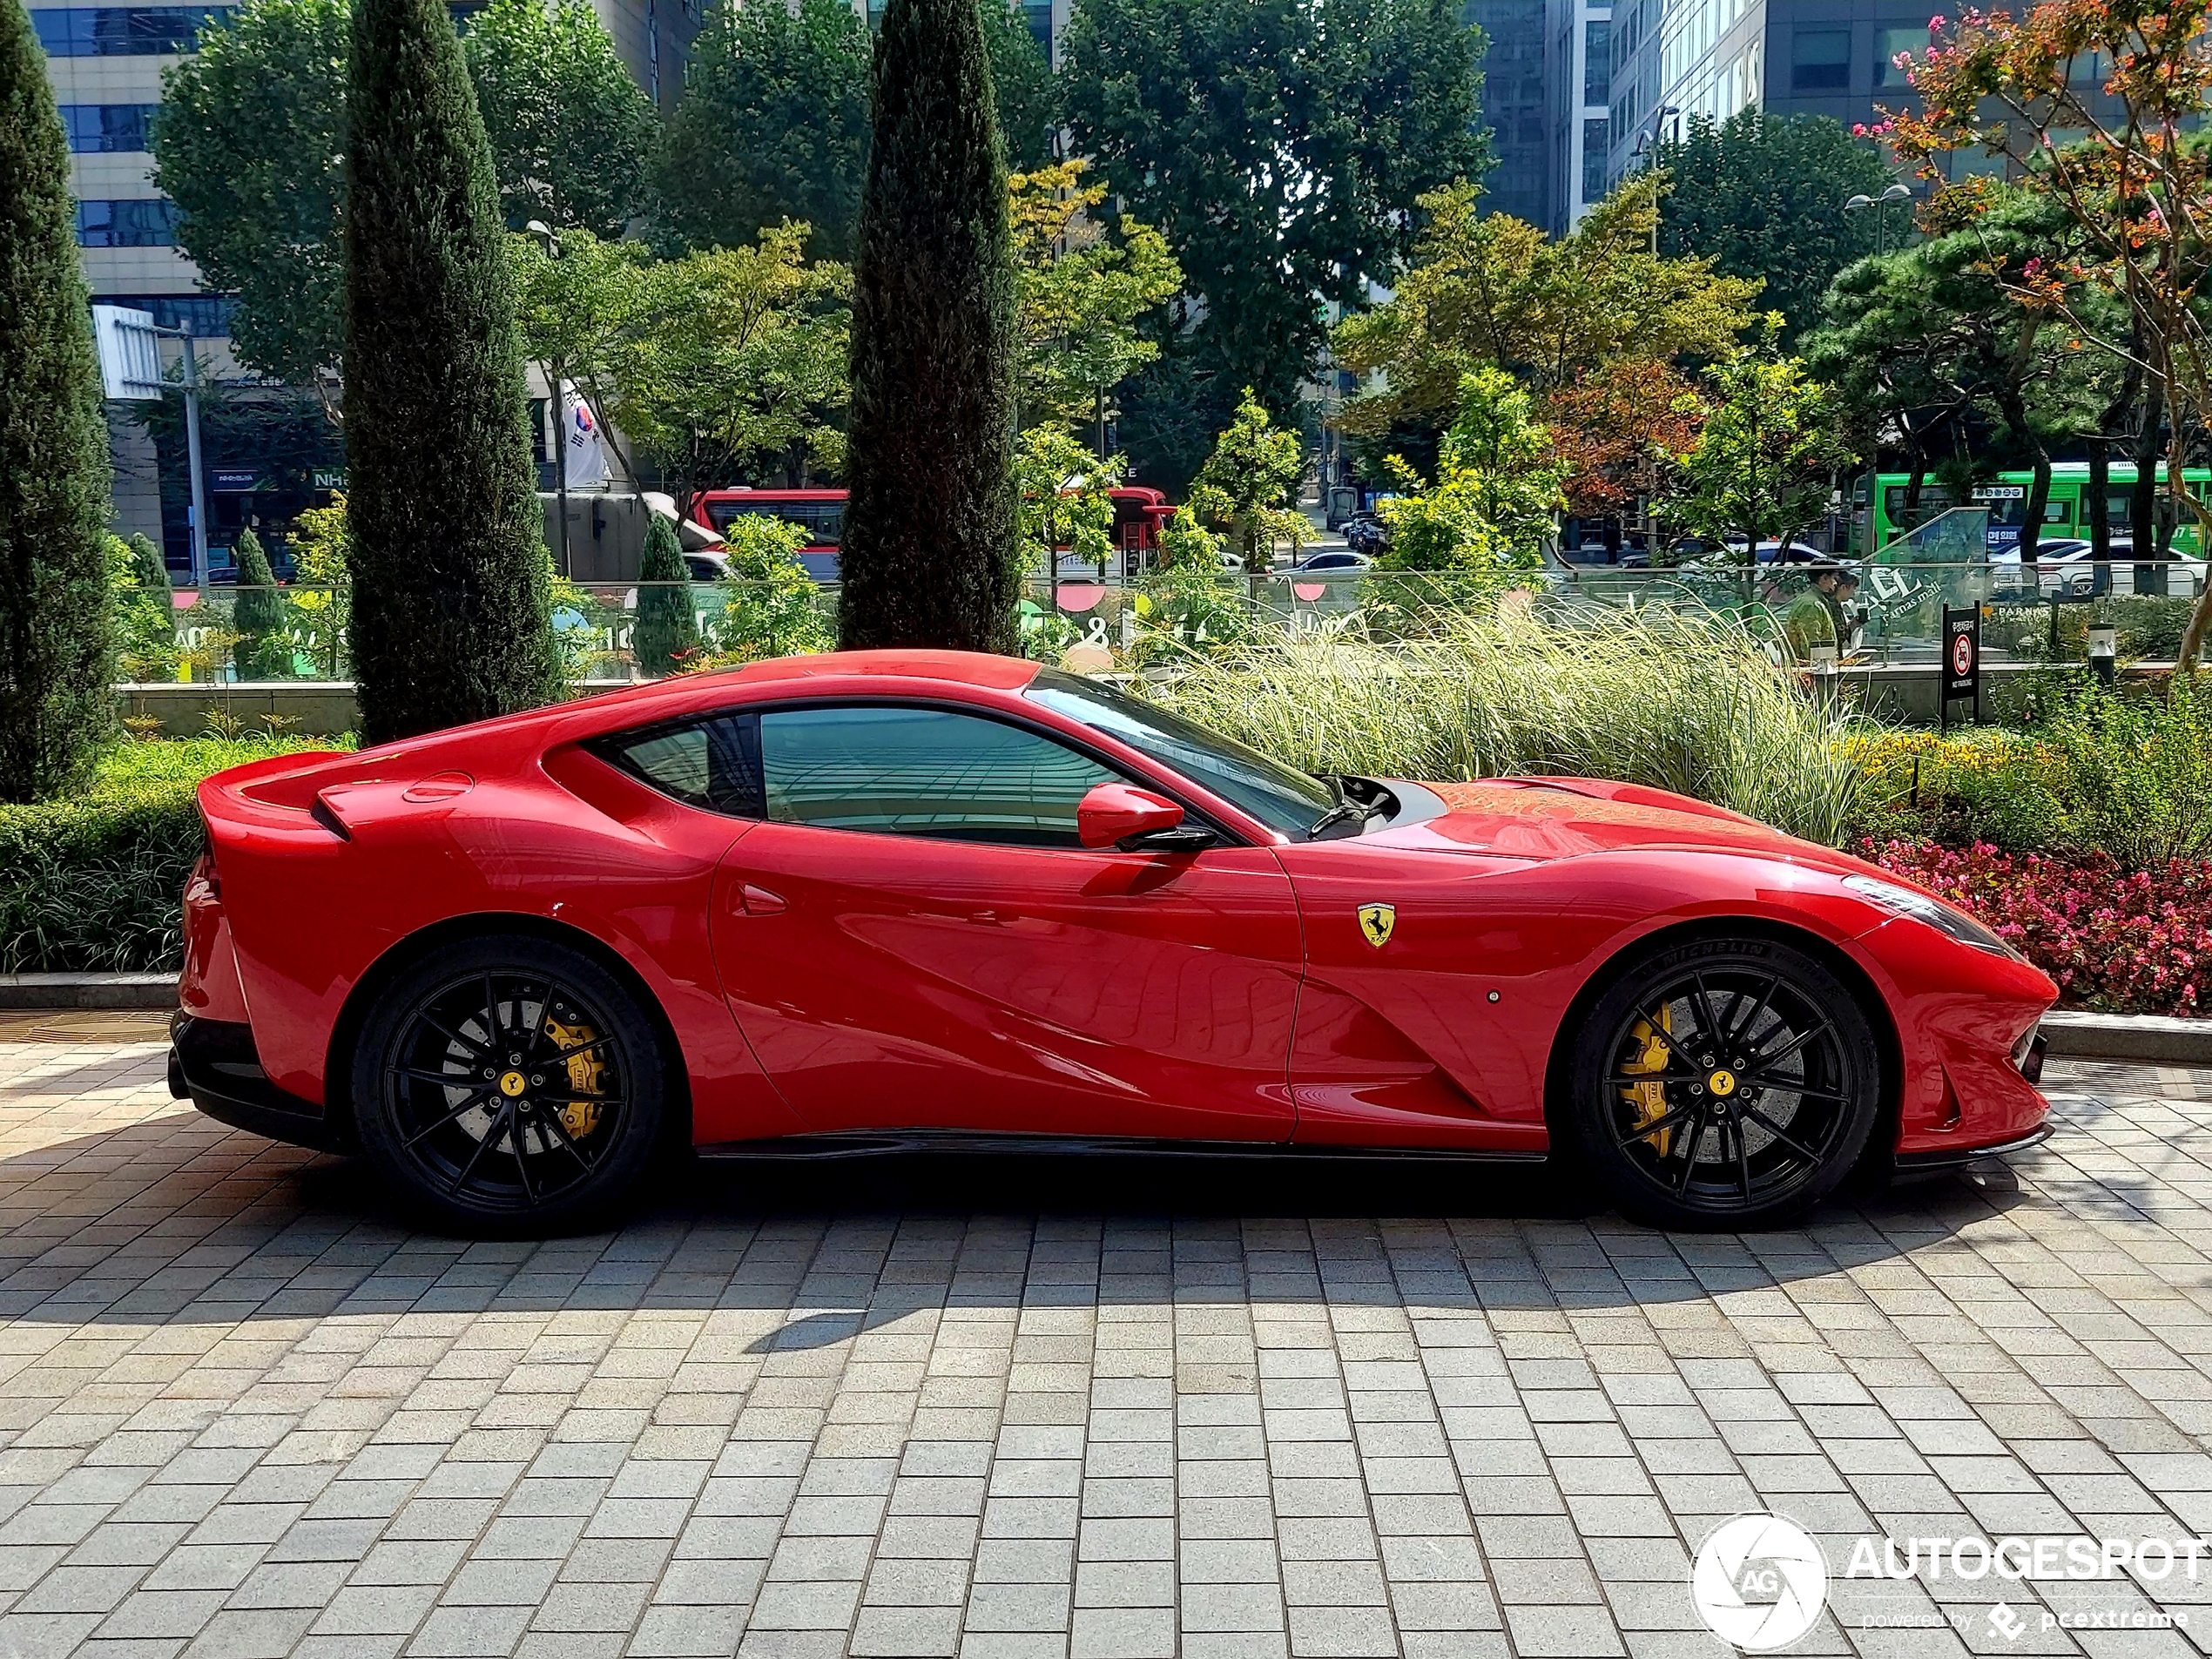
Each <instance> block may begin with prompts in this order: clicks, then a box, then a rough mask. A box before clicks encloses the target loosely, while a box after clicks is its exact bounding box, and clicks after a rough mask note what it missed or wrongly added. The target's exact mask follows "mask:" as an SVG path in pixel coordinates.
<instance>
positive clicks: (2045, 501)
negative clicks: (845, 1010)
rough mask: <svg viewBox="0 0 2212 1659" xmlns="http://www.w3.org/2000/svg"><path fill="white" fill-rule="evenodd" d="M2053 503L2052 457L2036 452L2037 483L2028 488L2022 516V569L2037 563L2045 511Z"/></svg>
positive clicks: (2040, 451)
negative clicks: (2036, 554) (2037, 550)
mask: <svg viewBox="0 0 2212 1659" xmlns="http://www.w3.org/2000/svg"><path fill="white" fill-rule="evenodd" d="M2050 502H2051V457H2050V456H2049V455H2046V454H2045V453H2044V452H2043V451H2042V450H2040V449H2038V450H2037V451H2036V452H2035V482H2033V483H2031V484H2030V485H2028V487H2027V501H2026V502H2024V503H2023V509H2022V511H2021V514H2020V569H2021V570H2027V567H2028V566H2029V565H2031V564H2033V563H2035V551H2036V549H2037V548H2038V547H2039V546H2040V544H2041V543H2042V540H2043V509H2045V508H2046V507H2047V506H2049V505H2050Z"/></svg>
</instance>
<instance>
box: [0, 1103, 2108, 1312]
mask: <svg viewBox="0 0 2212 1659" xmlns="http://www.w3.org/2000/svg"><path fill="white" fill-rule="evenodd" d="M2098 1104H2101V1103H2098ZM652 1187H653V1195H654V1196H653V1197H652V1198H651V1201H650V1202H649V1203H648V1204H645V1205H644V1206H643V1207H641V1208H640V1209H639V1210H637V1211H636V1212H635V1213H634V1214H632V1215H631V1217H629V1218H627V1219H626V1220H625V1221H624V1223H623V1224H621V1225H620V1226H618V1227H617V1228H615V1229H613V1230H612V1231H601V1232H597V1233H592V1234H586V1235H583V1236H578V1237H571V1238H554V1239H543V1240H541V1239H535V1238H520V1239H509V1240H505V1241H494V1242H479V1241H471V1240H466V1239H460V1238H450V1237H446V1236H442V1235H440V1234H438V1233H436V1232H433V1231H426V1230H423V1229H421V1228H420V1227H418V1226H416V1225H415V1224H413V1223H412V1222H411V1221H410V1220H409V1218H408V1217H407V1216H406V1214H405V1213H404V1212H403V1211H401V1210H400V1209H398V1208H397V1207H396V1206H395V1204H394V1203H393V1202H392V1198H391V1194H390V1191H389V1189H388V1187H387V1186H386V1184H384V1183H382V1182H381V1180H380V1178H379V1177H378V1176H377V1175H376V1172H375V1171H374V1169H373V1168H372V1167H371V1166H370V1165H369V1164H368V1163H367V1162H366V1161H364V1160H361V1159H358V1158H339V1157H325V1156H320V1155H318V1154H314V1153H311V1152H307V1151H303V1150H299V1149H296V1148H291V1147H285V1146H280V1145H278V1144H277V1143H273V1142H269V1141H265V1140H262V1139H260V1137H258V1136H252V1135H247V1134H244V1133H241V1132H238V1131H233V1130H226V1129H224V1128H223V1127H222V1126H220V1125H219V1124H216V1123H212V1122H211V1121H210V1120H208V1119H206V1118H205V1117H202V1116H199V1114H197V1113H192V1112H173V1113H165V1114H163V1115H161V1116H157V1117H152V1118H145V1119H141V1120H139V1121H138V1122H135V1123H128V1124H125V1125H122V1126H120V1127H118V1128H117V1129H115V1130H110V1131H108V1132H105V1133H102V1134H93V1135H84V1136H76V1137H74V1138H71V1139H69V1140H64V1141H60V1142H57V1143H51V1144H48V1145H44V1146H39V1147H36V1148H29V1149H25V1150H21V1151H19V1152H17V1153H15V1154H13V1155H12V1156H9V1157H0V1321H6V1320H30V1321H33V1322H38V1323H68V1324H85V1323H101V1322H115V1323H128V1324H133V1325H146V1324H163V1323H171V1322H177V1323H185V1324H194V1323H232V1322H239V1321H251V1320H255V1319H287V1318H301V1317H309V1318H314V1317H321V1316H323V1315H326V1314H329V1313H333V1312H341V1311H343V1310H345V1309H347V1308H361V1309H364V1310H366V1309H368V1308H371V1307H374V1308H375V1309H377V1310H379V1311H384V1312H391V1311H403V1310H406V1309H408V1308H425V1309H429V1310H433V1311H435V1310H437V1309H440V1308H445V1309H451V1310H453V1311H460V1310H462V1309H463V1308H484V1307H500V1308H511V1309H516V1310H533V1311H550V1310H552V1309H557V1308H563V1307H577V1306H590V1307H599V1308H614V1307H619V1308H626V1309H643V1308H652V1307H657V1306H658V1307H670V1308H676V1307H682V1308H691V1309H696V1308H698V1307H701V1306H705V1307H753V1308H775V1309H779V1310H784V1311H785V1312H786V1314H787V1316H788V1317H787V1318H786V1320H785V1322H784V1325H783V1326H782V1328H781V1329H779V1331H777V1332H774V1333H772V1338H771V1339H772V1341H773V1342H774V1343H775V1344H776V1345H779V1346H783V1347H813V1346H826V1345H830V1344H833V1343H835V1342H837V1341H840V1340H842V1339H844V1337H846V1336H849V1335H851V1334H853V1332H856V1331H858V1330H859V1329H860V1326H861V1325H862V1324H863V1323H866V1324H869V1325H873V1324H876V1323H880V1321H881V1320H882V1319H885V1318H896V1317H899V1315H900V1312H903V1311H905V1310H907V1309H909V1308H911V1307H914V1306H916V1305H925V1304H933V1303H941V1302H942V1301H943V1299H944V1298H945V1297H946V1295H947V1294H948V1289H947V1287H946V1286H945V1285H942V1284H940V1285H937V1286H936V1287H935V1288H924V1287H920V1286H913V1285H903V1284H900V1283H896V1282H894V1278H895V1275H893V1274H889V1273H887V1274H886V1275H885V1276H884V1277H883V1278H882V1279H881V1281H880V1283H879V1282H877V1280H876V1279H875V1278H873V1276H872V1275H871V1276H868V1277H865V1278H863V1279H862V1280H860V1281H859V1282H856V1281H855V1280H854V1279H853V1278H852V1277H851V1276H850V1275H848V1274H843V1273H839V1274H832V1275H828V1276H826V1278H823V1279H822V1280H820V1281H819V1282H818V1281H817V1280H816V1279H814V1278H812V1277H810V1276H809V1274H808V1272H807V1271H806V1260H807V1259H808V1258H809V1254H810V1252H811V1251H813V1250H814V1249H815V1248H817V1247H818V1246H819V1247H822V1248H829V1246H828V1245H826V1244H823V1241H825V1240H829V1239H833V1238H836V1237H838V1236H840V1235H857V1234H865V1235H868V1236H871V1237H887V1236H890V1235H893V1234H896V1235H898V1236H900V1237H907V1236H913V1237H917V1238H921V1237H926V1238H933V1239H937V1240H943V1239H946V1238H953V1239H959V1238H970V1239H974V1238H982V1237H984V1236H985V1235H990V1236H992V1237H994V1238H999V1239H1010V1240H1013V1241H1015V1242H1014V1243H1013V1244H1011V1245H1001V1244H993V1245H992V1246H991V1248H992V1249H993V1250H994V1251H1003V1250H1006V1249H1010V1250H1011V1251H1012V1252H1013V1255H1014V1257H1015V1259H1016V1262H1017V1265H1015V1266H1013V1267H1011V1268H1009V1267H1007V1266H1005V1265H1003V1264H1001V1265H999V1266H995V1267H994V1268H993V1269H992V1270H991V1271H988V1272H987V1273H979V1274H978V1275H976V1276H975V1278H974V1283H973V1284H972V1285H969V1284H967V1283H965V1281H963V1285H962V1287H961V1288H960V1289H959V1290H958V1291H954V1292H952V1293H953V1294H955V1295H956V1296H957V1298H959V1299H961V1300H964V1301H965V1300H973V1299H974V1298H978V1297H980V1298H982V1299H983V1300H985V1301H987V1302H990V1303H994V1304H997V1305H1039V1304H1041V1303H1049V1302H1052V1301H1054V1300H1055V1299H1056V1298H1058V1297H1059V1295H1060V1294H1061V1292H1060V1291H1058V1290H1056V1289H1055V1285H1054V1284H1053V1283H1051V1282H1049V1281H1050V1278H1051V1275H1050V1274H1049V1273H1047V1274H1045V1275H1044V1276H1043V1277H1042V1278H1040V1277H1037V1276H1036V1275H1035V1274H1033V1273H1032V1272H1031V1271H1030V1269H1029V1267H1028V1265H1027V1264H1028V1259H1029V1258H1030V1256H1031V1254H1032V1253H1033V1251H1034V1252H1035V1254H1036V1258H1037V1259H1038V1260H1040V1261H1042V1260H1043V1259H1045V1258H1046V1257H1048V1256H1049V1255H1051V1254H1052V1253H1053V1252H1054V1251H1061V1250H1063V1249H1067V1248H1069V1247H1070V1241H1073V1246H1072V1247H1073V1248H1074V1249H1075V1250H1076V1253H1077V1254H1078V1255H1079V1256H1082V1257H1086V1258H1089V1261H1090V1262H1091V1263H1092V1265H1091V1266H1090V1267H1089V1269H1087V1270H1086V1269H1082V1268H1080V1267H1079V1268H1077V1269H1076V1272H1075V1280H1076V1281H1084V1283H1083V1284H1082V1287H1081V1288H1079V1289H1078V1288H1075V1286H1074V1285H1073V1283H1072V1282H1071V1286H1070V1291H1069V1293H1070V1294H1073V1295H1075V1296H1076V1298H1077V1299H1085V1298H1089V1299H1096V1298H1100V1297H1102V1296H1103V1295H1105V1294H1106V1291H1104V1289H1103V1288H1102V1287H1103V1285H1105V1283H1106V1281H1107V1279H1108V1278H1109V1277H1110V1276H1113V1275H1116V1274H1118V1273H1119V1271H1120V1270H1119V1269H1117V1268H1115V1267H1113V1266H1112V1265H1111V1260H1110V1258H1111V1252H1112V1251H1116V1250H1120V1249H1123V1248H1126V1247H1127V1246H1125V1245H1123V1244H1119V1243H1116V1242H1115V1241H1116V1240H1117V1239H1124V1238H1143V1239H1144V1240H1146V1241H1148V1242H1146V1243H1145V1244H1144V1245H1143V1248H1144V1249H1148V1250H1156V1251H1157V1250H1170V1253H1171V1254H1174V1255H1175V1256H1176V1258H1177V1262H1178V1263H1180V1262H1181V1260H1182V1252H1183V1251H1184V1250H1185V1249H1186V1248H1187V1245H1186V1242H1185V1241H1197V1244H1198V1254H1199V1255H1202V1256H1208V1257H1209V1259H1211V1260H1212V1263H1213V1264H1212V1267H1211V1269H1210V1270H1209V1271H1208V1272H1207V1273H1205V1274H1204V1275H1201V1277H1202V1278H1204V1281H1205V1283H1204V1286H1203V1290H1202V1292H1201V1293H1202V1294H1203V1295H1204V1297H1206V1298H1231V1299H1235V1298H1250V1299H1255V1300H1265V1299H1269V1298H1275V1297H1284V1298H1294V1299H1297V1298H1303V1299H1312V1298H1317V1297H1320V1296H1323V1295H1325V1294H1327V1293H1332V1292H1325V1290H1324V1285H1325V1283H1327V1282H1328V1281H1327V1280H1326V1279H1317V1278H1315V1277H1314V1275H1313V1271H1312V1269H1311V1268H1307V1269H1302V1270H1298V1271H1294V1272H1291V1273H1287V1274H1285V1273H1283V1272H1281V1271H1278V1269H1277V1268H1276V1267H1275V1266H1274V1265H1272V1264H1271V1262H1270V1261H1269V1259H1268V1256H1269V1253H1270V1252H1271V1251H1277V1250H1279V1249H1281V1248H1283V1246H1282V1245H1281V1244H1278V1243H1274V1242H1271V1240H1276V1239H1279V1238H1281V1236H1283V1235H1284V1234H1285V1232H1288V1233H1291V1234H1294V1235H1296V1236H1298V1237H1299V1238H1305V1239H1306V1240H1307V1241H1308V1242H1306V1243H1304V1244H1293V1245H1292V1246H1291V1248H1292V1249H1293V1250H1301V1251H1309V1252H1318V1255H1319V1256H1320V1257H1322V1258H1327V1259H1330V1260H1332V1261H1333V1260H1335V1259H1337V1253H1338V1252H1339V1251H1350V1252H1351V1253H1352V1255H1360V1254H1362V1253H1363V1252H1364V1254H1365V1256H1366V1258H1367V1259H1368V1260H1370V1261H1372V1260H1387V1261H1388V1263H1389V1265H1388V1267H1387V1268H1386V1269H1384V1270H1380V1279H1379V1283H1378V1284H1377V1285H1375V1286H1374V1287H1373V1288H1374V1289H1375V1291H1376V1292H1377V1293H1379V1294H1382V1295H1384V1296H1385V1297H1386V1298H1389V1299H1393V1300H1397V1301H1399V1302H1406V1303H1411V1302H1418V1301H1422V1300H1426V1299H1428V1298H1433V1297H1445V1298H1457V1299H1460V1300H1468V1299H1472V1300H1474V1301H1477V1302H1479V1303H1480V1305H1484V1306H1486V1307H1528V1306H1548V1307H1554V1308H1564V1309H1575V1308H1592V1309H1595V1308H1603V1307H1608V1306H1622V1305H1629V1304H1631V1303H1649V1302H1663V1301H1674V1300H1684V1299H1690V1298H1704V1297H1709V1296H1710V1295H1711V1294H1713V1293H1714V1292H1715V1291H1716V1290H1721V1289H1727V1288H1739V1287H1741V1288H1753V1287H1757V1286H1758V1285H1775V1284H1777V1283H1789V1282H1791V1281H1794V1280H1797V1279H1802V1278H1811V1277H1817V1276H1819V1275H1822V1274H1827V1273H1833V1272H1836V1271H1839V1270H1844V1269H1848V1268H1851V1267H1853V1266H1857V1265H1860V1264H1869V1263H1875V1262H1880V1261H1884V1260H1887V1259H1890V1258H1895V1257H1898V1256H1899V1255H1902V1254H1904V1253H1905V1252H1906V1251H1910V1250H1913V1249H1916V1248H1919V1247H1923V1246H1925V1245H1928V1244H1936V1243H1940V1242H1942V1241H1943V1240H1945V1239H1946V1238H1951V1237H1953V1236H1955V1235H1956V1234H1958V1233H1959V1231H1962V1230H1963V1229H1965V1228H1966V1227H1968V1226H1970V1225H1973V1224H1977V1223H1982V1222H1987V1221H1989V1220H1991V1219H1993V1218H1994V1217H1997V1216H1999V1215H2000V1214H2001V1213H2002V1212H2003V1211H2005V1210H2006V1209H2008V1208H2011V1207H2012V1206H2013V1205H2015V1204H2023V1203H2028V1204H2040V1203H2047V1202H2050V1200H2049V1199H2048V1198H2047V1197H2044V1196H2042V1195H2039V1194H2037V1193H2035V1192H2033V1190H2024V1188H2023V1185H2022V1183H2021V1181H2020V1178H2019V1177H2018V1176H2017V1174H2015V1173H2014V1172H2013V1170H2009V1169H2007V1168H2006V1166H2005V1165H2003V1164H2001V1163H1997V1162H1995V1161H1985V1162H1984V1163H1979V1164H1976V1165H1973V1166H1971V1167H1970V1168H1969V1169H1968V1170H1966V1171H1965V1172H1962V1173H1959V1174H1954V1175H1949V1176H1945V1177H1938V1178H1933V1179H1929V1180H1924V1181H1920V1182H1917V1183H1913V1184H1906V1185H1901V1186H1898V1187H1894V1188H1891V1189H1888V1190H1878V1191H1876V1192H1872V1193H1868V1194H1861V1195H1858V1196H1855V1197H1848V1198H1844V1199H1838V1200H1833V1201H1831V1202H1830V1203H1828V1204H1824V1205H1823V1206H1822V1207H1821V1208H1820V1209H1819V1210H1818V1211H1816V1212H1815V1214H1814V1215H1813V1216H1812V1217H1811V1218H1810V1219H1809V1220H1808V1221H1807V1222H1806V1223H1805V1224H1804V1225H1803V1226H1801V1227H1799V1228H1797V1229H1792V1230H1785V1231H1775V1232H1770V1233H1764V1234H1748V1235H1741V1236H1739V1235H1734V1234H1725V1233H1721V1234H1695V1233H1660V1232H1654V1231H1649V1230H1647V1229H1644V1228H1642V1227H1638V1226H1636V1225H1635V1224H1633V1223H1630V1222H1629V1221H1626V1220H1624V1219H1623V1218H1622V1217H1620V1216H1619V1215H1617V1214H1615V1212H1613V1211H1610V1210H1609V1209H1608V1208H1606V1207H1605V1206H1604V1205H1603V1204H1602V1202H1601V1201H1600V1200H1599V1199H1598V1198H1597V1197H1595V1196H1594V1195H1593V1194H1592V1193H1590V1192H1589V1191H1588V1189H1587V1187H1586V1186H1584V1185H1583V1184H1581V1183H1579V1182H1577V1181H1576V1180H1575V1177H1574V1176H1573V1175H1572V1173H1571V1171H1565V1172H1554V1170H1550V1169H1549V1168H1548V1167H1546V1166H1541V1165H1534V1164H1519V1165H1493V1164H1481V1163H1467V1162H1464V1161H1458V1162H1455V1161H1449V1160H1438V1161H1434V1162H1429V1161H1423V1160H1418V1159H1396V1158H1393V1159H1387V1160H1384V1159H1370V1158H1359V1157H1345V1158H1336V1157H1313V1156H1312V1155H1305V1156H1285V1157H1266V1156H1256V1155H1243V1156H1238V1157H1133V1156H1119V1155H1114V1154H1107V1153H1096V1152H1093V1153H1089V1154H1084V1155H1081V1156H1069V1155H1061V1156H1030V1155H1013V1154H1004V1153H988V1154H972V1155H965V1156H955V1155H947V1154H942V1153H894V1154H887V1155H884V1156H881V1157H870V1158H843V1159H838V1160H833V1161H826V1162H822V1163H796V1162H793V1161H792V1160H791V1159H789V1158H764V1159H757V1160H732V1161H713V1162H697V1163H691V1162H686V1163H682V1164H680V1165H678V1166H677V1167H675V1168H673V1169H671V1170H670V1171H668V1173H667V1175H666V1176H665V1177H664V1178H662V1179H660V1180H658V1181H657V1182H655V1183H654V1184H652ZM1324 1239H1334V1240H1339V1241H1350V1242H1347V1243H1344V1244H1321V1243H1318V1242H1316V1241H1321V1240H1324ZM1163 1240H1168V1241H1171V1244H1163V1243H1162V1242H1161V1241H1163ZM756 1245H758V1246H761V1247H762V1248H761V1249H760V1250H759V1251H756ZM687 1251H688V1252H691V1253H693V1254H697V1255H699V1256H701V1257H704V1258H711V1261H712V1263H713V1264H714V1265H711V1266H710V1267H707V1268H705V1269H704V1270H701V1269H698V1268H686V1267H685V1266H684V1265H683V1261H684V1258H685V1254H686V1252H687ZM749 1251H752V1252H755V1253H754V1254H752V1255H750V1256H749V1255H748V1252H749ZM794 1252H796V1254H794ZM1215 1258H1217V1259H1215ZM1416 1258H1418V1263H1417V1264H1414V1265H1407V1264H1411V1263H1415V1261H1416ZM1194 1259H1195V1258H1194ZM764 1260H765V1261H766V1262H767V1263H768V1264H769V1267H768V1269H763V1270H759V1271H756V1269H755V1267H754V1266H753V1265H752V1264H756V1263H759V1262H761V1261H764ZM741 1261H744V1262H745V1263H746V1264H747V1265H745V1266H744V1267H742V1268H741V1267H740V1262H741ZM771 1270H772V1271H771ZM948 1271H949V1270H948ZM1409 1272H1411V1273H1413V1275H1414V1277H1413V1278H1407V1277H1406V1274H1407V1273H1409ZM1124 1288H1125V1290H1126V1291H1127V1293H1129V1294H1134V1295H1141V1296H1147V1297H1151V1298H1155V1299H1159V1298H1168V1299H1173V1298H1182V1297H1184V1296H1186V1295H1187V1294H1189V1293H1190V1289H1189V1286H1188V1285H1186V1283H1185V1278H1184V1273H1183V1271H1182V1269H1181V1268H1180V1266H1178V1268H1177V1271H1176V1273H1175V1274H1173V1275H1172V1276H1164V1277H1163V1276H1155V1277H1154V1278H1151V1279H1149V1280H1141V1279H1130V1281H1129V1282H1128V1284H1127V1285H1126V1286H1125V1287H1124ZM916 1291H919V1292H920V1295H921V1302H920V1303H917V1302H916V1301H915V1300H914V1294H915V1292H916ZM1117 1293H1119V1292H1117ZM862 1310H866V1312H865V1313H863V1312H862ZM771 1339H764V1340H771Z"/></svg>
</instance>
